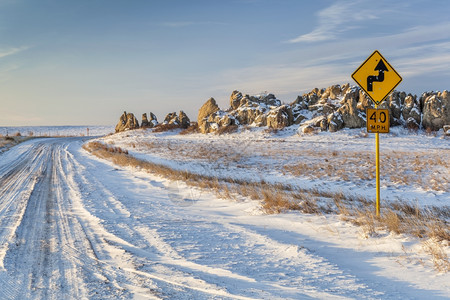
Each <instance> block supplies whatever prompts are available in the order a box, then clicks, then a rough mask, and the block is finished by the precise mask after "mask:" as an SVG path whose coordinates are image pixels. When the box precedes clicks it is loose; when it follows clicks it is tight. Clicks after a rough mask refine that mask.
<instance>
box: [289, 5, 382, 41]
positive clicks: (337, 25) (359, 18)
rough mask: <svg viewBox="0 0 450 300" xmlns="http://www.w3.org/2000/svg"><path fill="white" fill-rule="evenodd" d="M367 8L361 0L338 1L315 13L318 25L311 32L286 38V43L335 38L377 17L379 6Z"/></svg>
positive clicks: (379, 12)
mask: <svg viewBox="0 0 450 300" xmlns="http://www.w3.org/2000/svg"><path fill="white" fill-rule="evenodd" d="M374 3H375V2H371V9H367V8H366V7H367V4H368V2H365V1H361V0H353V1H338V2H336V3H334V4H333V5H331V6H329V7H327V8H325V9H323V10H321V11H319V12H318V13H317V18H318V26H317V27H316V28H315V29H314V30H313V31H311V32H309V33H306V34H302V35H300V36H298V37H296V38H293V39H290V40H288V43H300V42H321V41H329V40H334V39H336V38H337V37H338V36H339V35H340V34H342V33H344V32H347V31H349V30H352V29H354V28H357V27H359V25H357V24H358V23H363V22H366V21H367V20H373V19H378V17H377V16H376V15H374V13H373V12H377V14H381V11H380V8H379V7H376V8H375V9H374V8H373V6H374V5H373V4H374Z"/></svg>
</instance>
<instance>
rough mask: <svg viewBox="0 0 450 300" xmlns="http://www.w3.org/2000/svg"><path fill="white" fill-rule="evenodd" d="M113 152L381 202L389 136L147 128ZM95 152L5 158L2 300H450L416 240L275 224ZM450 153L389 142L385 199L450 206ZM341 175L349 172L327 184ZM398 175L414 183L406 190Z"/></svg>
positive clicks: (0, 223)
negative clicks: (377, 145)
mask: <svg viewBox="0 0 450 300" xmlns="http://www.w3.org/2000/svg"><path fill="white" fill-rule="evenodd" d="M71 135H77V134H71ZM80 135H81V134H80ZM99 140H100V141H102V142H104V143H105V144H108V145H114V146H119V147H122V148H124V149H127V150H129V152H130V154H131V155H133V156H136V157H138V158H141V159H145V160H148V161H153V162H158V163H162V164H165V165H167V166H171V167H173V168H175V169H180V170H189V171H192V172H197V173H199V174H206V175H214V176H217V177H224V178H225V177H228V178H230V177H231V178H235V179H246V180H254V181H258V180H264V181H267V182H271V183H278V182H280V183H289V184H292V185H297V186H299V187H300V186H301V187H302V188H309V187H310V188H320V189H330V190H339V191H343V192H345V193H352V194H359V195H365V196H367V197H374V196H371V195H374V193H375V188H374V181H373V180H372V179H370V178H366V177H365V175H363V174H365V172H367V171H366V169H367V168H369V169H370V167H371V165H370V161H372V160H373V156H374V154H373V153H374V139H373V136H372V135H369V136H368V137H365V135H364V134H362V133H361V131H360V130H348V131H342V132H340V133H334V134H329V133H320V134H318V135H303V136H298V135H296V134H295V133H294V132H293V131H289V130H287V131H280V132H278V133H269V132H266V131H264V130H247V131H245V132H242V133H240V134H230V135H224V136H216V135H200V134H193V135H186V136H182V135H179V134H177V132H175V133H174V132H170V133H158V134H152V133H150V132H148V131H145V130H136V131H129V132H124V133H121V134H116V135H112V136H107V137H104V138H99ZM89 141H90V138H88V137H71V138H49V139H33V140H29V141H27V142H24V143H22V144H19V145H18V146H15V147H13V148H11V149H10V150H8V151H6V152H4V153H3V154H0V286H1V289H0V299H132V298H135V299H448V298H449V297H450V273H448V272H447V273H445V272H438V271H436V270H435V269H434V267H433V263H432V261H431V259H430V256H429V254H428V253H427V252H426V251H425V247H424V244H423V243H422V242H421V241H420V240H418V239H417V238H414V237H411V236H407V235H403V234H393V233H387V232H385V233H383V232H380V233H379V234H378V235H377V236H372V237H367V236H366V235H365V234H364V233H363V230H362V228H361V227H359V226H355V225H352V224H351V223H349V222H344V221H342V219H341V218H339V216H336V215H325V214H324V215H311V214H302V213H300V212H287V213H282V214H276V215H267V214H265V213H264V212H263V211H262V209H261V202H260V201H255V200H250V199H247V198H242V197H241V198H239V199H223V198H219V197H218V196H217V195H216V194H215V193H213V192H211V191H208V190H205V189H201V188H198V187H188V186H187V185H185V184H184V183H183V182H181V181H177V182H173V181H170V180H168V179H165V178H162V177H159V176H156V175H151V174H149V173H147V172H144V171H142V170H138V169H136V168H131V167H119V166H117V165H114V164H112V163H111V162H109V161H106V160H103V159H99V158H96V157H94V156H92V155H91V154H90V153H88V152H87V151H85V150H84V149H83V148H82V145H83V144H84V143H86V142H89ZM449 142H450V141H449V140H448V139H445V138H443V137H442V136H441V135H440V134H438V135H437V136H433V135H426V134H425V133H419V134H405V133H404V132H402V131H401V130H397V131H396V130H393V132H392V133H391V134H388V135H383V136H382V137H381V151H382V153H384V159H385V160H386V161H387V162H389V164H391V165H390V166H388V167H386V170H388V171H389V172H387V173H388V174H386V175H385V176H383V177H382V198H383V201H386V203H388V202H389V201H393V200H396V199H397V198H398V197H402V198H404V199H406V200H408V201H413V202H416V203H417V204H418V205H420V206H430V205H433V206H439V207H441V208H444V209H445V208H446V207H448V203H449V199H450V191H449V186H448V177H449V173H448V165H447V164H446V163H444V164H442V163H439V161H438V160H437V157H439V159H440V160H442V161H443V162H448V161H449V158H450V147H449ZM382 159H383V158H382ZM414 159H416V160H417V161H416V162H415V163H414V162H413V160H414ZM344 160H345V161H344ZM403 160H407V161H405V162H403ZM408 160H411V162H408ZM394 161H395V162H396V163H395V164H394V163H393V162H394ZM430 161H436V163H430ZM325 163H326V164H325ZM336 164H337V165H340V166H342V168H336V169H332V170H331V169H330V171H326V170H328V167H327V166H328V165H333V166H334V165H336ZM423 164H425V165H427V166H429V168H421V167H422V165H423ZM289 166H296V167H294V168H290V167H289ZM308 166H317V168H315V167H313V168H309V167H308ZM408 166H418V168H417V169H416V170H410V169H408ZM297 167H298V168H300V167H302V169H304V170H305V171H304V172H302V173H297ZM419 167H420V168H419ZM310 169H311V170H310ZM313 169H316V171H314V170H313ZM322 169H323V170H322ZM342 169H344V171H342ZM321 170H322V171H321ZM392 170H398V172H403V173H402V174H406V175H408V176H410V177H411V178H413V180H411V181H408V180H403V181H401V180H400V179H399V178H397V177H396V176H394V174H392V173H393V171H392ZM416 173H418V174H420V176H421V178H422V177H423V178H424V179H423V181H418V180H416V178H415V177H414V174H416ZM436 174H437V175H436ZM368 177H370V176H369V175H368ZM428 183H435V184H434V185H432V186H430V187H428ZM442 247H443V249H444V251H445V254H446V255H447V256H448V255H450V246H449V245H448V244H447V245H445V244H443V245H442Z"/></svg>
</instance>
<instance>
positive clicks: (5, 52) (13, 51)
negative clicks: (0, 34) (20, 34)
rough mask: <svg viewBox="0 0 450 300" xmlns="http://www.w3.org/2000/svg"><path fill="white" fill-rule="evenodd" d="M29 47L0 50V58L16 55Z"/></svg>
mask: <svg viewBox="0 0 450 300" xmlns="http://www.w3.org/2000/svg"><path fill="white" fill-rule="evenodd" d="M28 48H29V47H19V48H9V49H6V50H5V49H0V58H2V57H6V56H10V55H14V54H16V53H19V52H22V51H24V50H27V49H28Z"/></svg>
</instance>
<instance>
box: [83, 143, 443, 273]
mask: <svg viewBox="0 0 450 300" xmlns="http://www.w3.org/2000/svg"><path fill="white" fill-rule="evenodd" d="M138 145H139V146H140V147H141V146H142V147H146V148H151V149H153V148H154V147H156V146H157V145H155V144H154V143H149V144H148V145H140V143H139V144H138ZM165 146H167V147H169V145H168V144H165ZM83 147H84V149H86V150H87V151H89V152H91V153H93V154H94V155H96V156H98V157H101V158H104V159H108V160H111V161H112V162H114V163H115V164H117V165H120V166H124V167H133V168H137V169H139V170H144V171H147V172H149V173H152V174H155V175H158V176H162V177H164V178H167V179H170V180H175V181H178V180H180V181H183V182H185V183H186V184H187V185H190V186H195V187H199V188H204V189H209V190H211V191H213V192H215V193H216V194H217V195H218V196H219V197H224V198H228V199H241V198H242V197H246V198H248V199H253V200H255V201H261V208H262V210H263V211H264V212H265V213H267V214H277V213H282V212H286V211H299V212H302V213H308V214H318V215H323V214H336V215H339V216H340V218H341V220H343V221H346V222H350V223H352V224H354V225H357V226H360V227H361V228H362V230H363V233H364V235H365V237H366V238H369V237H372V236H378V235H380V234H384V233H386V232H388V233H393V234H405V235H410V236H414V237H417V238H419V239H420V240H421V241H422V243H423V247H424V249H425V251H426V252H427V253H428V254H429V255H431V257H432V260H433V264H434V266H435V268H436V269H437V270H439V271H443V272H448V271H449V270H450V262H449V258H448V256H447V255H446V252H445V251H444V249H443V247H445V245H448V243H449V242H450V229H449V224H448V222H449V221H448V220H449V219H450V209H449V207H447V206H444V207H440V208H435V207H431V208H423V207H419V206H417V205H413V204H411V203H408V202H405V201H400V200H399V201H393V202H389V203H388V204H387V206H386V207H383V208H382V211H381V216H380V217H378V216H376V214H375V207H374V206H375V205H374V201H373V199H368V198H365V197H361V196H359V197H358V196H354V195H350V194H348V193H345V192H342V191H338V192H334V191H329V190H324V189H319V188H313V189H301V188H298V187H293V186H290V185H287V184H272V183H268V182H265V181H263V180H260V181H246V180H236V179H232V178H228V177H225V178H223V177H217V176H206V175H201V174H196V173H193V172H191V171H189V170H175V169H172V168H169V167H167V166H164V165H159V164H155V163H151V162H147V161H143V160H139V159H137V158H135V157H133V156H131V155H129V154H128V151H127V150H126V149H125V150H124V149H121V148H120V147H114V146H113V145H106V144H103V143H100V142H90V143H88V144H85V145H84V146H83ZM136 147H137V145H136ZM174 147H175V146H174ZM176 149H178V147H176ZM203 150H204V151H203ZM213 150H214V149H213V148H211V147H210V149H209V152H208V149H207V148H206V147H205V148H204V149H203V148H201V149H199V151H198V152H197V153H196V155H200V156H199V157H201V158H205V157H207V156H208V155H210V156H211V155H212V156H215V154H214V153H212V152H214V151H213ZM169 151H170V147H169ZM211 151H212V152H211ZM336 155H338V154H336ZM361 157H365V156H362V155H361V156H360V157H356V159H360V158H361ZM210 159H213V158H210ZM216 159H217V158H216ZM326 163H327V164H328V163H329V162H326ZM392 165H393V166H394V165H395V164H392ZM397 167H398V166H397ZM290 168H291V167H287V168H285V170H289V171H290V172H296V174H305V173H308V172H312V170H311V165H310V164H307V163H299V164H297V165H295V168H294V169H292V170H291V169H290ZM324 172H327V171H324ZM328 172H330V171H328ZM443 245H444V246H443Z"/></svg>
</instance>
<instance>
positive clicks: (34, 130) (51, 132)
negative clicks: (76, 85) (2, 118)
mask: <svg viewBox="0 0 450 300" xmlns="http://www.w3.org/2000/svg"><path fill="white" fill-rule="evenodd" d="M113 132H114V126H18V127H1V126H0V136H7V135H9V136H14V135H17V133H20V135H22V136H87V135H88V133H89V136H100V135H105V134H109V133H113Z"/></svg>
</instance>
